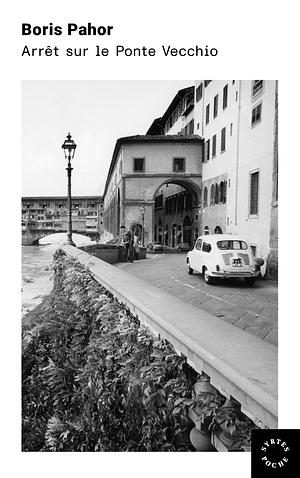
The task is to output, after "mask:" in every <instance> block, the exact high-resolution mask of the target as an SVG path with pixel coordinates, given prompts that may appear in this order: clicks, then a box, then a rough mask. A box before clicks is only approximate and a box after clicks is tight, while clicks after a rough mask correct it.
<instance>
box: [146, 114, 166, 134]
mask: <svg viewBox="0 0 300 478" xmlns="http://www.w3.org/2000/svg"><path fill="white" fill-rule="evenodd" d="M161 121H162V118H161V117H159V118H155V120H154V121H153V122H152V124H151V126H150V128H149V129H148V131H147V133H146V134H153V135H155V134H161V133H163V128H164V125H163V124H162V122H161Z"/></svg>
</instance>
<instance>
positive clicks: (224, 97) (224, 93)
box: [223, 85, 228, 110]
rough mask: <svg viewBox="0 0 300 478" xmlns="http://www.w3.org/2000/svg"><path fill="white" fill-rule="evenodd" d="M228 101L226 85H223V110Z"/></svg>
mask: <svg viewBox="0 0 300 478" xmlns="http://www.w3.org/2000/svg"><path fill="white" fill-rule="evenodd" d="M227 103H228V85H226V86H224V88H223V110H225V108H227Z"/></svg>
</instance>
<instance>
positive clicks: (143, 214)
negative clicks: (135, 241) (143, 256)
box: [141, 205, 146, 247]
mask: <svg viewBox="0 0 300 478" xmlns="http://www.w3.org/2000/svg"><path fill="white" fill-rule="evenodd" d="M145 211H146V209H145V206H144V205H142V206H141V214H142V244H143V247H144V246H145Z"/></svg>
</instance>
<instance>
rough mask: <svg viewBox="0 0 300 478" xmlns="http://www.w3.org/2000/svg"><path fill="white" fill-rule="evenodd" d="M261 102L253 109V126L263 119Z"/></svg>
mask: <svg viewBox="0 0 300 478" xmlns="http://www.w3.org/2000/svg"><path fill="white" fill-rule="evenodd" d="M261 105H262V104H261V103H259V104H258V105H257V106H255V107H254V108H253V110H252V118H251V126H255V125H256V124H257V123H260V121H261Z"/></svg>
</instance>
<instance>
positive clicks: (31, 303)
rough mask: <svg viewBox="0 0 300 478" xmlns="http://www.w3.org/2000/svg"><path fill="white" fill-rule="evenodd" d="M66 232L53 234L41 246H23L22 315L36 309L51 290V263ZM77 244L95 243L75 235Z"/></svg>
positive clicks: (74, 238)
mask: <svg viewBox="0 0 300 478" xmlns="http://www.w3.org/2000/svg"><path fill="white" fill-rule="evenodd" d="M65 239H66V235H65V234H52V235H51V236H47V237H46V238H44V239H42V240H41V241H40V242H41V243H43V244H41V245H39V246H22V316H23V315H24V314H26V313H27V312H29V311H30V310H32V309H34V307H36V306H37V305H38V304H39V303H40V302H41V301H42V298H43V297H44V296H45V295H47V294H49V293H50V292H51V289H52V286H53V281H52V271H51V263H52V259H53V254H54V252H55V251H56V250H57V249H58V248H59V247H60V244H61V243H63V242H65ZM73 240H74V242H75V244H76V245H77V246H78V245H83V244H93V241H91V240H90V239H89V238H87V237H85V236H80V235H79V234H74V235H73Z"/></svg>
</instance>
